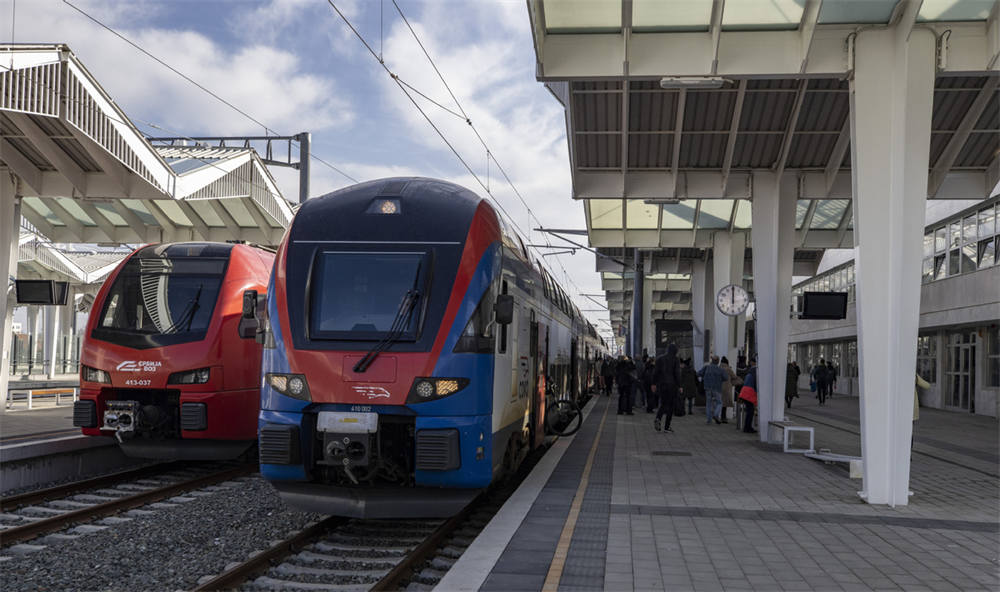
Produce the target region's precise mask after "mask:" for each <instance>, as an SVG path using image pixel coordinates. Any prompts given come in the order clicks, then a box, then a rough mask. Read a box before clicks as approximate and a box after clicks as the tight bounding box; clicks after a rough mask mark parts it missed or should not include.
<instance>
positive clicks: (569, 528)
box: [542, 402, 611, 592]
mask: <svg viewBox="0 0 1000 592" xmlns="http://www.w3.org/2000/svg"><path fill="white" fill-rule="evenodd" d="M610 408H611V403H610V402H609V403H608V404H607V405H606V406H605V407H604V415H603V416H601V425H599V426H597V435H596V436H594V444H593V446H591V447H590V455H589V456H587V465H586V466H585V467H584V469H583V477H582V478H581V479H580V485H579V487H577V488H576V495H575V496H573V504H572V505H571V506H570V508H569V516H567V517H566V524H564V525H563V529H562V534H561V535H559V543H558V544H557V545H556V554H555V556H554V557H552V563H551V564H550V565H549V573H548V574H547V575H546V576H545V584H544V585H542V591H543V592H555V591H556V590H557V589H558V588H559V580H561V579H562V573H563V567H564V566H565V565H566V557H567V556H568V555H569V544H570V541H572V540H573V530H575V529H576V520H577V518H579V517H580V508H581V507H582V506H583V496H584V494H585V493H586V492H587V483H588V482H589V481H590V469H591V468H592V467H593V466H594V456H595V455H596V454H597V444H598V443H599V442H600V441H601V432H602V431H603V429H604V421H605V420H606V419H607V418H608V409H610Z"/></svg>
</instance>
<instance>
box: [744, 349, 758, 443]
mask: <svg viewBox="0 0 1000 592" xmlns="http://www.w3.org/2000/svg"><path fill="white" fill-rule="evenodd" d="M740 399H741V400H742V401H743V405H744V407H745V408H746V413H745V414H744V417H743V431H744V432H746V433H748V434H756V433H757V430H755V429H753V413H754V409H755V408H756V406H757V357H756V356H754V357H753V358H750V368H748V369H747V374H746V376H744V377H743V388H742V389H740Z"/></svg>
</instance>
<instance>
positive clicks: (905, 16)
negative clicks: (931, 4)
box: [889, 0, 924, 45]
mask: <svg viewBox="0 0 1000 592" xmlns="http://www.w3.org/2000/svg"><path fill="white" fill-rule="evenodd" d="M923 3H924V0H899V2H898V3H897V4H896V8H895V9H894V10H893V11H892V16H891V17H890V18H889V26H891V27H895V30H896V35H895V37H896V43H897V44H900V45H901V44H903V43H906V42H907V41H909V39H910V33H911V32H912V31H913V25H915V24H916V23H917V14H919V13H920V7H921V6H922V5H923Z"/></svg>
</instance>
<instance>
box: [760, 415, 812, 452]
mask: <svg viewBox="0 0 1000 592" xmlns="http://www.w3.org/2000/svg"><path fill="white" fill-rule="evenodd" d="M768 425H769V426H771V427H774V428H778V429H779V430H781V431H782V433H783V434H784V437H783V446H784V451H785V452H792V453H796V454H798V453H803V452H805V453H808V452H814V451H815V450H816V434H815V432H814V430H813V428H811V427H808V426H800V425H795V424H794V423H792V422H790V421H769V422H768ZM793 432H805V433H808V434H809V448H791V447H790V446H791V439H792V438H791V436H792V433H793Z"/></svg>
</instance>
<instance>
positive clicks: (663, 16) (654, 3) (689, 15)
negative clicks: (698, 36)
mask: <svg viewBox="0 0 1000 592" xmlns="http://www.w3.org/2000/svg"><path fill="white" fill-rule="evenodd" d="M545 6H546V11H548V3H546V4H545ZM711 20H712V2H711V0H670V1H669V2H664V0H632V30H633V31H634V32H636V33H648V32H654V31H707V30H708V25H709V23H710V22H711Z"/></svg>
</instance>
